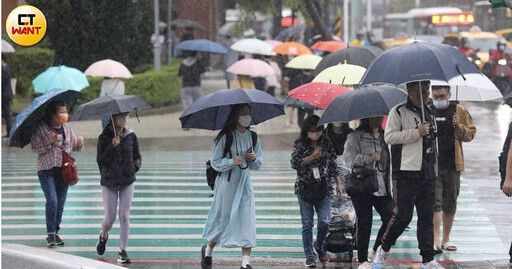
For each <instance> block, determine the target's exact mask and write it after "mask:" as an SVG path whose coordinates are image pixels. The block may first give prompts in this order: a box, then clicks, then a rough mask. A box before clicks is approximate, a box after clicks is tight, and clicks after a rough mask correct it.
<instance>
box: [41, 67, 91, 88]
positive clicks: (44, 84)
mask: <svg viewBox="0 0 512 269" xmlns="http://www.w3.org/2000/svg"><path fill="white" fill-rule="evenodd" d="M32 85H34V91H35V92H39V93H46V92H48V91H50V90H52V89H55V88H58V89H68V90H75V91H81V90H82V89H83V88H85V87H88V86H89V81H87V78H86V77H85V74H84V73H82V71H80V70H78V69H76V68H72V67H67V66H65V65H61V66H52V67H50V68H48V69H46V71H44V72H43V73H41V74H39V76H37V77H36V78H35V79H34V80H32Z"/></svg>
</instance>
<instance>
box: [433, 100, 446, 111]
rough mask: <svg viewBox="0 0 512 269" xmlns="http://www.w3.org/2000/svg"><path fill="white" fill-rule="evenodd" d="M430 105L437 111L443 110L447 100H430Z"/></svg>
mask: <svg viewBox="0 0 512 269" xmlns="http://www.w3.org/2000/svg"><path fill="white" fill-rule="evenodd" d="M432 103H433V104H434V106H435V107H436V108H437V109H441V108H445V107H446V105H448V99H444V100H432Z"/></svg>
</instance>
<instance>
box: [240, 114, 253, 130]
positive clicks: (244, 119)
mask: <svg viewBox="0 0 512 269" xmlns="http://www.w3.org/2000/svg"><path fill="white" fill-rule="evenodd" d="M251 121H252V117H251V115H246V116H239V117H238V123H240V125H242V126H243V127H245V128H247V127H249V125H251Z"/></svg>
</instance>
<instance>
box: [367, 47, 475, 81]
mask: <svg viewBox="0 0 512 269" xmlns="http://www.w3.org/2000/svg"><path fill="white" fill-rule="evenodd" d="M470 73H474V74H479V73H480V71H479V70H478V68H476V67H475V65H473V64H472V63H471V62H470V61H469V60H468V59H467V58H466V57H465V56H464V55H462V54H461V53H460V52H459V51H458V50H457V49H455V48H454V47H452V46H448V45H444V44H432V43H427V42H414V43H412V44H409V45H405V46H400V47H397V48H393V49H390V50H388V51H386V52H384V53H383V54H381V55H380V56H379V57H377V59H375V61H373V63H372V64H371V65H370V67H368V69H367V70H366V73H365V74H364V76H363V78H362V80H361V84H370V83H390V84H393V85H399V84H402V83H407V82H412V81H421V80H442V81H448V80H450V79H451V78H453V77H456V76H459V75H462V74H470Z"/></svg>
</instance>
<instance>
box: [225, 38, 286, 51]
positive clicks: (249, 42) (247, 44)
mask: <svg viewBox="0 0 512 269" xmlns="http://www.w3.org/2000/svg"><path fill="white" fill-rule="evenodd" d="M230 48H231V49H232V50H234V51H238V52H244V53H250V54H260V55H276V53H275V52H272V46H270V45H269V44H268V43H267V42H265V41H263V40H259V39H257V38H245V39H240V40H238V41H237V42H235V43H233V45H231V47H230Z"/></svg>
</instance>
